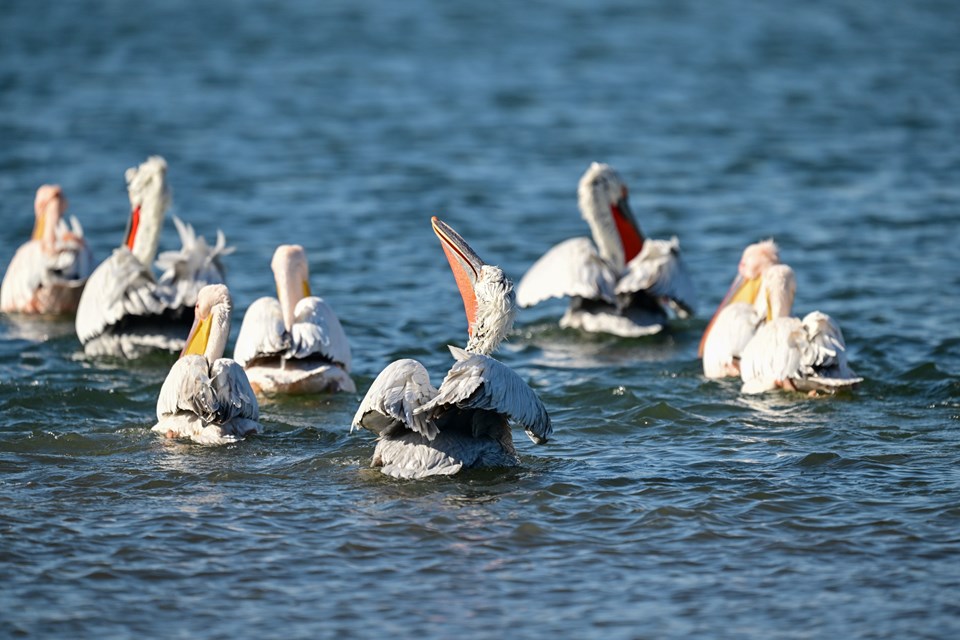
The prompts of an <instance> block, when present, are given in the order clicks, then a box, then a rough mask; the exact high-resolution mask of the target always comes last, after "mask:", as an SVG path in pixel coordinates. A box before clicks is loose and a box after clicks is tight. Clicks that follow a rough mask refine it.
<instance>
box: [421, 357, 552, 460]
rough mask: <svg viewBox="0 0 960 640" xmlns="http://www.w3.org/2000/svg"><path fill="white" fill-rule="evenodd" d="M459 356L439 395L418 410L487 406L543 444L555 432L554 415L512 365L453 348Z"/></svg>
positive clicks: (432, 412) (429, 412) (431, 411)
mask: <svg viewBox="0 0 960 640" xmlns="http://www.w3.org/2000/svg"><path fill="white" fill-rule="evenodd" d="M450 352H451V353H452V354H453V357H454V358H455V359H456V363H454V365H453V367H451V368H450V372H449V373H447V377H446V378H444V380H443V383H442V384H441V385H440V389H439V391H438V393H437V395H436V397H435V398H433V399H432V400H431V401H430V402H428V403H426V404H424V405H423V406H421V407H420V408H419V409H417V411H416V413H418V414H422V415H438V414H439V413H441V412H442V411H443V410H444V409H445V408H447V407H459V408H462V409H484V410H487V411H494V412H496V413H499V414H501V415H504V416H506V417H507V418H509V419H510V420H512V421H513V422H515V423H517V424H518V425H520V426H521V427H523V429H524V431H525V432H526V434H527V436H528V437H529V438H530V439H531V440H533V441H534V442H536V443H537V444H542V443H544V442H546V441H547V439H548V437H549V436H550V435H551V434H552V433H553V426H552V425H551V424H550V416H549V415H548V414H547V410H546V408H545V407H544V406H543V403H542V402H541V401H540V398H539V397H538V396H537V394H536V393H535V392H534V391H533V389H531V388H530V386H529V385H528V384H527V383H526V382H524V381H523V379H522V378H521V377H520V376H518V375H517V374H516V372H515V371H514V370H513V369H511V368H510V367H508V366H506V365H505V364H503V363H502V362H500V361H498V360H495V359H493V358H491V357H490V356H486V355H481V354H478V353H468V352H466V351H464V350H463V349H460V348H458V347H450Z"/></svg>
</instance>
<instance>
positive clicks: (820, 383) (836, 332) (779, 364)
mask: <svg viewBox="0 0 960 640" xmlns="http://www.w3.org/2000/svg"><path fill="white" fill-rule="evenodd" d="M796 289H797V285H796V280H795V278H794V275H793V269H791V268H790V267H788V266H787V265H785V264H778V265H773V266H770V267H768V268H767V269H766V271H764V273H763V276H762V278H761V284H760V292H759V293H758V298H759V301H760V302H761V304H762V305H763V306H764V308H765V309H766V321H765V322H764V323H763V324H762V325H761V326H760V328H759V329H757V332H756V334H754V336H753V338H751V339H750V342H748V343H747V345H746V346H745V347H744V348H743V351H742V352H741V354H740V377H741V379H742V380H743V387H742V388H741V391H742V392H743V393H762V392H764V391H770V390H771V389H778V388H779V389H786V390H789V391H808V392H810V394H811V395H815V394H816V393H817V391H827V392H830V393H833V392H836V391H840V390H842V389H850V388H852V387H853V386H854V385H856V384H858V383H860V382H862V381H863V378H858V377H857V376H856V374H855V373H854V372H853V371H852V370H851V369H850V367H849V365H848V364H847V353H846V344H845V343H844V340H843V333H842V332H841V331H840V327H839V326H838V325H837V323H836V322H834V321H833V319H832V318H831V317H830V316H828V315H827V314H825V313H821V312H820V311H814V312H812V313H809V314H807V315H806V316H805V317H804V318H803V320H800V319H799V318H793V317H790V313H791V310H792V307H793V299H794V295H795V293H796Z"/></svg>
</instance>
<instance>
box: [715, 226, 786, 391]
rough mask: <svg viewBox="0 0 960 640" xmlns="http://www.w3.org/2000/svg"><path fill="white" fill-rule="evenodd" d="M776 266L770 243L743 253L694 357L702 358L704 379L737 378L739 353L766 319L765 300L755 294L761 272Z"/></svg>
mask: <svg viewBox="0 0 960 640" xmlns="http://www.w3.org/2000/svg"><path fill="white" fill-rule="evenodd" d="M779 263H780V250H779V248H778V247H777V245H776V243H775V242H774V241H773V240H764V241H763V242H757V243H754V244H751V245H749V246H748V247H747V248H746V249H744V250H743V255H742V256H741V258H740V264H739V265H738V266H737V275H736V277H735V278H734V279H733V283H731V285H730V288H729V289H728V290H727V294H726V295H725V296H724V297H723V300H722V301H721V302H720V305H719V306H718V307H717V310H716V312H715V313H714V314H713V317H712V318H711V319H710V322H709V323H708V324H707V328H706V329H704V331H703V337H702V338H701V339H700V347H699V350H698V353H697V356H698V357H700V358H702V359H703V375H705V376H706V377H708V378H724V377H728V376H729V377H740V352H741V351H743V348H744V347H745V346H746V345H747V343H748V342H750V339H751V338H752V337H753V335H754V334H755V333H756V331H757V328H758V327H759V326H760V325H761V324H762V323H763V322H764V321H766V319H767V308H766V301H765V300H762V299H761V300H759V302H758V296H757V293H758V292H759V291H760V283H761V280H762V277H763V274H764V272H765V271H766V270H767V269H768V268H769V267H771V266H773V265H775V264H779Z"/></svg>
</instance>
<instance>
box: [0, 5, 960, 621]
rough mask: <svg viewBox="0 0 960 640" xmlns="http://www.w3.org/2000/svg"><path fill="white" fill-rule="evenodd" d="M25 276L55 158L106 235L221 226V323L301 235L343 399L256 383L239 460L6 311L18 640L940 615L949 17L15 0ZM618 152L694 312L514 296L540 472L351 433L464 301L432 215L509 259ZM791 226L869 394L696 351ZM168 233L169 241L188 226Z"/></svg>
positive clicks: (509, 263) (2, 130) (4, 69)
mask: <svg viewBox="0 0 960 640" xmlns="http://www.w3.org/2000/svg"><path fill="white" fill-rule="evenodd" d="M3 14H4V15H3V19H2V20H0V139H2V140H3V143H2V144H0V195H2V204H0V211H2V219H3V222H4V229H3V231H2V233H0V263H2V264H3V265H6V263H7V262H8V261H9V258H10V257H11V256H12V255H13V253H14V251H15V249H16V247H17V246H18V245H19V244H20V243H21V242H23V241H24V240H25V239H26V238H27V237H28V235H29V233H30V229H31V226H32V202H33V197H34V191H35V189H36V187H37V186H39V185H40V184H42V183H44V182H56V183H59V184H61V185H62V186H63V187H64V189H65V192H66V194H67V197H68V199H69V200H70V203H71V207H70V213H72V214H75V215H77V216H78V217H79V218H80V220H81V221H82V223H83V224H84V227H85V229H86V232H87V235H88V237H89V239H90V242H91V243H92V246H93V249H94V251H95V253H96V258H97V260H98V261H99V260H102V259H103V258H105V257H106V256H107V255H108V254H109V252H110V251H111V249H112V248H113V247H114V246H117V245H118V244H119V243H120V241H121V239H122V234H123V232H124V229H125V226H126V217H127V212H128V203H127V199H126V193H125V188H124V182H123V171H124V169H126V168H127V167H129V166H134V165H136V164H137V163H139V162H141V161H142V160H143V159H144V158H146V157H147V156H148V155H150V154H161V155H163V156H164V157H165V158H166V159H167V161H168V162H169V165H170V170H169V173H168V178H169V180H170V183H171V185H172V187H173V191H174V205H173V209H172V213H176V214H177V215H179V216H181V217H182V218H184V219H185V220H187V221H189V222H191V223H192V224H193V225H194V226H195V227H196V228H197V229H198V231H200V232H201V233H203V234H205V235H207V237H208V238H210V237H212V236H213V234H214V233H215V231H216V229H217V228H221V229H223V230H224V231H225V232H226V234H227V238H228V240H229V242H230V243H231V244H233V245H234V246H235V247H236V253H234V254H233V255H232V256H230V257H229V258H228V260H227V267H228V269H229V275H228V278H229V284H230V287H231V290H232V292H233V294H234V300H235V305H236V307H237V310H238V314H237V317H236V318H235V322H234V336H235V335H236V331H237V329H238V328H239V315H240V313H242V311H243V309H245V308H246V306H247V305H249V303H250V302H252V301H253V300H254V299H255V298H257V297H259V296H261V295H265V294H268V293H270V291H271V290H272V286H273V282H272V276H271V274H270V272H269V261H270V257H271V255H272V252H273V250H274V248H275V246H276V245H277V244H279V243H289V242H299V243H301V244H303V245H304V247H305V248H306V250H307V252H308V255H309V258H310V263H311V270H312V284H313V289H314V291H315V292H316V293H318V294H319V295H322V296H324V297H325V299H326V300H327V301H328V302H329V303H330V304H331V305H332V306H333V307H334V309H335V310H336V311H337V312H338V314H339V315H340V318H341V320H342V322H343V324H344V327H345V329H346V331H347V333H348V336H349V337H350V340H351V343H352V346H353V350H354V362H355V366H354V373H355V378H356V380H357V386H358V388H359V389H360V392H359V393H358V394H357V395H341V396H337V397H319V398H299V399H287V400H282V401H278V402H272V403H266V404H264V405H263V406H262V412H263V416H264V420H263V421H264V423H265V426H266V432H265V433H264V434H263V435H262V436H259V437H256V438H253V439H251V440H249V441H247V442H244V443H242V444H240V445H237V446H229V447H222V448H205V447H201V446H194V445H189V444H178V443H173V444H172V443H170V442H164V441H161V440H159V439H157V438H156V437H154V436H153V435H152V434H151V433H150V432H149V427H150V426H151V425H152V424H153V420H154V410H155V403H156V396H157V393H158V391H159V388H160V384H161V382H162V380H163V378H164V376H165V375H166V372H167V370H168V368H169V365H170V363H171V360H170V358H166V357H155V358H149V359H147V360H144V361H139V362H135V363H123V362H116V361H95V360H90V359H87V358H85V357H84V356H83V355H82V349H81V348H80V345H79V342H78V341H77V340H76V337H75V336H74V334H73V327H72V324H70V323H50V322H45V323H28V324H24V323H21V322H17V321H14V320H12V319H9V318H3V319H2V320H0V337H2V340H0V536H2V537H0V540H2V542H0V584H2V587H0V612H2V613H0V636H5V637H93V636H97V637H103V638H114V637H117V638H119V637H130V636H133V635H147V636H163V637H190V638H195V637H204V638H227V637H237V636H240V637H249V636H259V637H284V638H307V637H310V638H315V637H349V636H358V637H372V636H383V635H396V636H400V637H413V636H429V637H457V636H463V635H466V636H467V637H488V638H489V637H502V636H507V637H534V636H536V637H544V636H547V635H558V636H560V637H578V638H664V637H677V638H685V637H691V636H695V637H738V638H742V637H754V638H770V637H778V638H807V637H825V636H827V635H837V637H864V638H903V637H929V638H948V637H956V635H957V633H958V632H960V602H958V598H957V594H958V593H960V591H958V587H960V506H958V504H960V480H958V468H960V437H958V436H960V434H958V427H960V333H958V329H957V328H958V318H960V304H958V292H960V270H958V268H957V264H958V257H960V250H958V248H957V240H956V236H957V233H958V231H960V185H958V178H960V145H958V144H957V141H958V139H960V38H958V37H957V36H958V32H957V25H958V24H960V5H958V4H957V3H955V2H947V1H944V2H936V1H921V2H911V3H866V2H857V1H854V0H837V1H832V2H827V1H825V0H823V1H818V0H814V1H811V2H805V3H793V2H786V1H774V2H759V1H757V2H751V1H747V0H719V1H717V2H711V3H699V2H693V1H692V0H690V1H683V0H680V1H673V0H671V1H665V0H664V1H653V0H651V1H640V2H633V1H620V0H596V1H594V2H573V1H570V0H567V1H564V0H556V1H552V2H540V1H534V2H527V3H512V2H506V1H501V0H487V1H485V2H471V1H465V2H457V3H450V2H440V1H437V0H410V1H408V2H388V1H386V0H367V1H359V2H358V1H350V2H344V1H338V0H331V1H328V2H310V1H308V0H289V1H286V2H270V1H266V0H234V1H216V0H211V1H209V2H202V3H198V2H188V1H185V0H166V1H164V2H156V3H151V2H147V3H131V2H121V1H119V0H96V1H94V0H89V1H84V0H74V1H69V2H57V3H55V2H46V1H39V2H38V1H36V0H8V1H7V2H5V3H4V10H3ZM594 160H597V161H604V162H608V163H611V164H612V165H613V166H615V167H616V168H617V169H618V171H619V172H620V173H621V175H622V176H623V177H624V179H625V180H626V181H627V182H628V184H629V185H630V188H631V196H632V204H633V210H634V212H635V214H636V215H637V217H638V220H639V222H640V224H641V227H642V228H643V230H644V231H645V232H646V233H647V234H648V235H650V236H652V237H669V236H670V235H674V234H675V235H678V236H679V237H680V239H681V243H682V246H683V249H684V252H685V256H686V260H687V262H688V266H689V268H690V270H691V272H692V274H693V277H694V280H695V282H696V285H697V286H698V288H699V290H700V293H701V306H700V309H699V313H698V315H697V317H696V318H694V319H692V320H689V321H686V322H683V323H680V324H677V325H675V326H674V327H673V329H672V330H671V331H670V332H669V333H667V334H666V335H664V336H660V337H657V338H654V339H648V340H620V339H614V338H605V337H596V336H593V337H590V336H585V335H581V334H578V333H576V332H570V331H563V330H560V329H558V328H557V327H556V320H557V319H558V318H559V316H560V315H561V313H562V311H563V308H564V303H562V302H554V303H550V304H545V305H542V306H541V307H537V308H535V309H533V310H527V311H524V312H523V313H521V314H520V316H519V318H518V324H517V327H516V329H515V331H514V334H513V335H512V336H511V339H510V341H509V342H508V343H507V344H506V345H505V347H504V348H503V349H502V350H501V352H500V356H499V357H500V358H501V359H502V360H503V361H504V362H506V363H507V364H509V365H510V366H512V367H514V368H515V369H516V370H517V371H518V372H519V373H520V374H521V375H522V376H523V377H524V378H525V379H527V380H528V381H529V382H530V383H531V385H533V386H534V388H535V389H536V390H537V391H538V392H539V393H540V395H541V397H542V398H543V400H544V402H545V403H546V405H547V407H548V409H549V411H550V412H551V415H552V417H553V421H554V427H555V432H556V437H555V439H554V440H553V441H551V442H550V443H549V444H548V445H546V446H544V447H535V446H533V445H532V444H531V443H529V442H527V440H526V438H524V437H523V436H522V434H517V435H518V437H517V443H518V446H519V448H520V453H521V456H522V458H523V466H522V467H520V468H518V469H515V470H509V471H503V470H496V471H473V472H469V473H463V474H461V475H460V476H458V477H455V478H450V479H436V480H429V481H424V482H399V481H394V480H391V479H387V478H384V477H382V476H380V474H379V473H377V472H376V471H373V470H370V469H368V465H369V460H370V457H371V454H372V451H373V446H374V445H373V441H372V438H371V437H370V436H369V434H367V433H354V434H350V433H349V424H350V420H351V418H352V416H353V412H354V411H355V409H356V407H357V405H358V403H359V399H360V397H361V396H362V393H363V392H365V391H366V388H367V387H368V386H369V384H370V382H371V381H372V380H373V378H374V377H375V376H376V374H377V373H378V372H379V371H380V370H381V369H382V368H383V367H384V366H385V365H386V364H387V363H388V362H390V361H392V360H393V359H396V358H398V357H414V358H417V359H420V360H421V361H422V362H423V363H424V364H425V365H426V366H427V368H428V369H429V370H430V371H431V374H432V376H433V378H434V382H435V383H438V382H439V380H440V379H441V378H442V375H443V374H444V373H445V372H446V370H447V368H448V367H449V365H450V363H451V358H450V356H449V354H448V353H447V351H446V345H447V344H460V345H462V344H463V343H464V341H465V339H466V335H465V328H466V322H465V319H464V316H463V310H462V305H461V303H460V300H459V296H458V294H457V291H456V287H455V285H454V282H453V278H452V277H451V275H450V273H449V269H448V267H447V265H446V261H445V259H444V257H443V254H442V252H441V251H440V247H439V245H438V243H437V241H436V238H435V237H434V236H433V233H432V232H431V230H430V225H429V218H430V216H431V215H438V216H440V217H442V218H443V219H445V220H446V221H447V222H449V223H450V224H452V225H453V226H454V227H455V228H457V229H458V230H459V231H460V232H461V233H462V234H463V235H464V236H465V237H466V238H467V239H468V240H469V241H470V242H471V243H472V245H473V247H474V248H475V249H476V250H477V252H478V253H479V254H480V255H481V256H482V257H484V258H485V259H486V260H488V261H489V262H491V263H495V264H499V265H500V266H502V267H503V268H504V269H505V270H506V271H507V273H508V274H510V275H511V276H512V277H513V278H514V279H515V280H518V279H519V278H520V276H521V275H522V274H523V272H524V270H525V269H526V268H527V267H528V266H529V265H530V264H531V263H532V262H533V261H534V260H535V259H536V258H537V257H539V256H540V255H541V254H542V253H543V252H544V251H545V250H546V249H548V248H549V247H550V246H552V245H553V244H555V243H557V242H559V241H560V240H563V239H566V238H569V237H573V236H576V235H585V234H587V227H586V224H585V223H584V222H583V221H582V220H581V219H580V217H579V213H578V211H577V207H576V184H577V180H578V179H579V177H580V175H581V174H582V172H583V171H584V170H585V169H586V167H587V166H588V164H589V163H590V162H591V161H594ZM765 237H774V238H775V239H776V240H777V241H778V242H779V244H780V246H781V256H782V258H783V259H784V261H786V262H788V263H789V264H791V265H792V266H793V267H794V268H795V270H796V271H797V274H798V283H799V288H798V294H797V304H796V308H797V311H798V312H800V313H805V312H807V311H810V310H813V309H820V310H823V311H825V312H827V313H829V314H831V315H833V316H834V317H835V318H837V319H838V320H839V322H840V323H841V326H842V327H843V329H844V332H845V335H846V338H847V342H848V345H849V349H850V354H851V358H852V362H853V366H854V368H855V369H856V370H857V372H858V373H859V374H861V375H863V376H865V377H866V378H867V382H865V383H864V384H863V385H862V387H861V388H860V389H859V390H858V391H857V392H855V393H853V394H850V395H846V396H842V397H837V398H828V399H818V400H809V399H806V398H801V397H794V396H791V395H786V394H779V395H777V394H774V395H770V396H765V397H759V398H758V397H746V396H741V395H740V394H739V385H738V384H737V383H736V382H735V381H730V382H721V383H716V382H707V381H706V380H705V379H703V377H702V376H701V374H700V366H699V362H698V360H697V358H696V348H697V343H698V341H699V338H700V334H701V332H702V330H703V327H704V326H705V323H706V320H707V319H708V318H709V316H710V314H711V313H712V311H713V309H714V307H715V305H716V304H717V303H718V302H719V300H720V297H721V296H722V294H723V293H724V291H725V290H726V287H727V285H728V284H729V281H730V279H731V278H732V277H733V275H734V272H735V269H736V264H737V261H738V259H739V255H740V251H741V250H742V248H743V247H744V246H745V245H746V244H748V243H750V242H754V241H756V240H758V239H761V238H765ZM175 245H176V234H175V232H174V229H173V225H172V222H170V221H169V219H168V222H167V226H166V230H165V233H164V236H163V238H162V240H161V249H165V248H174V247H175Z"/></svg>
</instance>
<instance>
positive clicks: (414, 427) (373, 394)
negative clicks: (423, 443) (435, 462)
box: [350, 358, 437, 440]
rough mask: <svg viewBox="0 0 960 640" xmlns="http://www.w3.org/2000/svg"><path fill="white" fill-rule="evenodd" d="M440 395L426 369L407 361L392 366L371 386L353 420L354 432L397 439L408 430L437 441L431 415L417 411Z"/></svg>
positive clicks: (388, 366)
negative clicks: (360, 431)
mask: <svg viewBox="0 0 960 640" xmlns="http://www.w3.org/2000/svg"><path fill="white" fill-rule="evenodd" d="M436 395H437V390H436V388H434V386H433V385H432V384H430V376H429V374H427V370H426V369H424V368H423V365H422V364H420V363H419V362H417V361H416V360H410V359H408V358H405V359H403V360H397V361H396V362H392V363H390V364H389V365H387V367H386V368H385V369H384V370H383V371H381V372H380V375H378V376H377V379H376V380H374V381H373V384H372V385H370V389H369V390H368V391H367V395H366V396H364V398H363V401H362V402H361V403H360V408H359V409H357V413H356V415H354V416H353V424H352V425H351V427H350V430H351V431H353V430H354V429H359V428H360V427H363V428H365V429H369V430H370V431H373V432H374V433H376V434H377V435H379V436H388V435H396V434H398V433H400V432H402V431H404V428H406V429H410V430H411V431H414V432H416V433H418V434H420V435H422V436H424V437H425V438H427V439H428V440H433V439H434V438H436V437H437V427H436V425H435V424H434V423H433V420H432V419H431V418H430V416H428V415H424V414H419V413H418V412H417V409H419V408H420V407H422V406H423V405H424V404H426V403H428V402H429V401H430V400H432V399H433V398H434V397H435V396H436Z"/></svg>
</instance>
